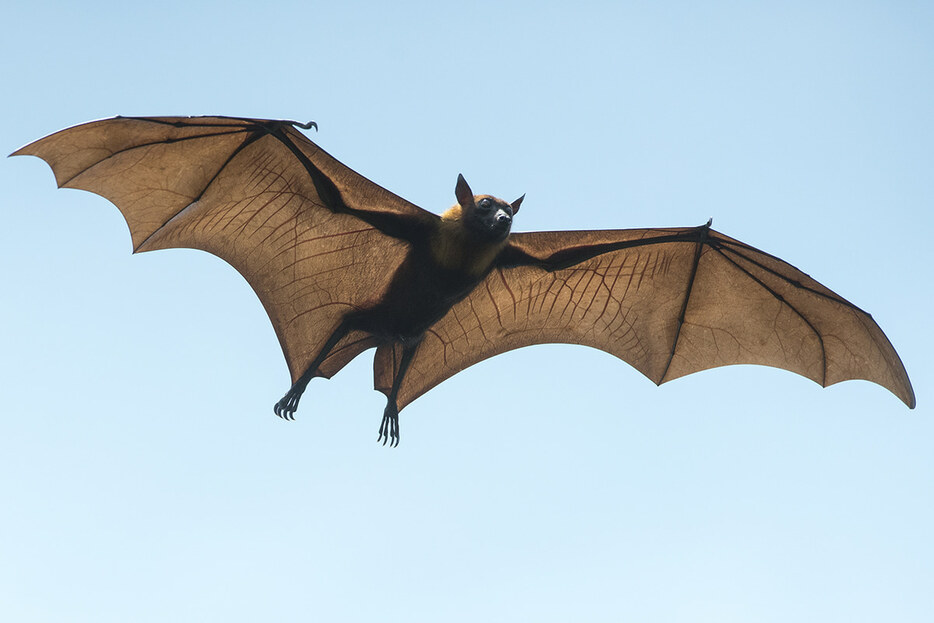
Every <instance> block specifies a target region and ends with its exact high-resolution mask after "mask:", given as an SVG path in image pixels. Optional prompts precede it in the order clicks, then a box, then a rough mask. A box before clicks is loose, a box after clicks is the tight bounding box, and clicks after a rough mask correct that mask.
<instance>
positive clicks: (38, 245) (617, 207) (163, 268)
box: [0, 2, 934, 623]
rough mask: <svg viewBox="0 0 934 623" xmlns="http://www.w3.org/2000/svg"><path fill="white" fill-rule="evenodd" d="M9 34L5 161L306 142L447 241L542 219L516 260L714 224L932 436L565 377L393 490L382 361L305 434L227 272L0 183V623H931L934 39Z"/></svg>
mask: <svg viewBox="0 0 934 623" xmlns="http://www.w3.org/2000/svg"><path fill="white" fill-rule="evenodd" d="M18 4H19V5H20V6H16V7H11V6H5V8H3V9H0V53H2V59H3V61H2V63H0V77H2V84H3V89H2V91H3V94H4V95H3V97H2V98H0V111H2V112H3V113H4V115H3V116H4V118H5V119H6V121H5V122H4V123H2V125H0V151H4V153H10V152H12V151H13V150H14V149H16V148H18V147H20V146H21V145H22V144H24V143H27V142H29V141H32V140H35V139H37V138H39V137H41V136H44V135H46V134H49V133H51V132H53V131H56V130H59V129H61V128H63V127H66V126H69V125H74V124H76V123H80V122H83V121H87V120H90V119H95V118H100V117H107V116H111V115H115V114H124V115H185V114H227V115H241V116H260V117H273V118H275V117H283V118H290V119H299V120H307V119H314V120H316V121H317V122H318V124H319V126H320V131H319V132H318V133H317V134H315V135H313V139H314V140H316V141H317V142H318V143H320V144H321V146H322V147H324V148H325V149H326V150H328V151H329V152H331V153H332V154H334V155H335V156H336V157H338V158H339V159H341V160H342V161H344V162H345V163H346V164H348V165H349V166H351V167H353V168H355V169H356V170H358V171H360V172H361V173H363V174H364V175H366V176H367V177H369V178H371V179H373V180H374V181H376V182H378V183H380V184H382V185H384V186H386V187H387V188H389V189H390V190H392V191H394V192H396V193H398V194H400V195H402V196H404V197H406V198H408V199H410V200H412V201H414V202H415V203H417V204H419V205H421V206H422V207H424V208H426V209H430V210H433V211H436V212H440V211H442V210H443V209H445V208H446V207H448V205H450V204H451V203H452V202H453V199H454V197H453V189H454V182H455V179H456V176H457V174H458V173H459V172H462V173H464V175H465V176H466V177H467V179H468V180H469V181H470V183H471V185H472V186H473V188H474V190H475V191H477V192H483V193H492V194H495V195H499V196H503V197H506V198H507V199H512V198H515V197H517V196H519V195H521V194H522V193H527V197H526V200H525V203H523V207H522V212H521V213H520V214H519V216H518V218H517V222H516V228H517V229H519V230H532V229H582V228H619V227H641V226H679V225H698V224H701V223H703V222H705V221H706V220H707V219H708V218H710V217H713V218H714V225H715V227H716V228H717V229H718V230H720V231H723V232H724V233H726V234H728V235H731V236H734V237H736V238H739V239H740V240H743V241H744V242H747V243H749V244H752V245H754V246H757V247H759V248H762V249H763V250H766V251H769V252H771V253H774V254H776V255H778V256H780V257H782V258H784V259H786V260H788V261H790V262H791V263H793V264H795V265H796V266H798V267H799V268H801V269H802V270H804V271H805V272H808V273H809V274H811V275H812V276H814V277H815V278H817V279H818V280H820V281H821V282H823V283H824V284H826V285H827V286H829V287H831V288H832V289H834V290H835V291H837V292H839V293H840V294H842V295H843V296H845V297H847V298H848V299H850V300H851V301H852V302H854V303H856V304H857V305H859V306H861V307H863V308H865V309H866V310H868V311H869V312H871V313H872V314H873V316H874V318H875V319H876V320H877V321H878V322H879V324H880V325H881V326H882V327H883V329H884V330H885V331H886V333H887V335H888V336H889V338H890V339H891V341H892V342H893V344H894V345H895V347H896V348H897V349H898V351H899V353H900V354H901V356H902V359H903V361H904V362H905V365H906V366H907V368H908V371H909V374H910V375H911V378H912V380H913V382H914V387H915V391H916V394H917V397H918V405H919V406H918V408H917V409H916V410H915V411H909V410H908V409H907V408H906V407H905V406H904V405H903V404H902V403H901V402H899V401H898V400H897V399H896V398H895V397H894V396H892V395H891V394H890V393H889V392H887V391H886V390H884V389H882V388H880V387H878V386H875V385H871V384H869V383H864V382H850V383H844V384H841V385H837V386H835V387H832V388H830V389H826V390H824V389H820V388H819V387H818V386H817V385H815V384H814V383H812V382H810V381H808V380H806V379H803V378H800V377H797V376H794V375H792V374H790V373H786V372H782V371H777V370H771V369H766V368H750V367H735V368H730V369H719V370H714V371H711V372H706V373H702V374H698V375H694V376H691V377H687V378H684V379H680V380H678V381H675V382H672V383H669V384H666V385H664V386H662V387H655V386H654V385H653V384H652V383H651V382H649V381H648V380H647V379H645V378H644V377H642V376H641V375H640V374H639V373H637V372H636V371H635V370H633V369H632V368H631V367H629V366H628V365H626V364H624V363H622V362H620V361H618V360H616V359H614V358H612V357H610V356H609V355H606V354H603V353H600V352H598V351H594V350H589V349H585V348H582V347H577V348H575V347H570V346H560V347H559V346H549V347H538V348H532V349H526V350H523V351H518V352H514V353H510V354H508V355H504V356H500V357H497V358H494V359H493V360H490V361H488V362H485V363H483V364H480V365H478V366H475V367H474V368H472V369H470V370H468V371H466V372H464V373H462V374H460V375H458V376H456V377H455V378H453V379H451V380H449V381H447V382H445V383H444V384H442V385H441V386H439V387H438V388H436V389H434V390H432V391H431V392H430V393H429V394H427V395H425V396H424V397H422V398H420V399H419V400H418V401H416V402H415V403H414V404H412V405H411V406H410V407H408V408H407V409H406V410H405V411H404V412H403V413H402V416H401V418H402V421H401V425H402V443H401V445H400V447H399V448H398V449H395V450H389V449H387V448H384V447H382V446H378V445H377V444H376V442H375V440H376V434H377V429H378V426H379V421H380V417H381V414H382V408H383V404H384V398H383V396H382V395H381V394H378V393H376V392H374V391H372V389H371V388H372V371H371V370H372V364H371V356H370V355H369V354H366V355H364V356H362V357H360V358H359V359H358V360H357V361H355V362H354V363H353V364H352V365H350V366H349V367H348V368H347V369H345V370H344V371H343V372H341V374H339V375H338V376H336V377H335V378H334V379H332V380H331V381H322V380H316V381H314V382H313V383H312V384H311V385H310V387H309V390H308V393H307V394H306V396H305V398H304V400H303V401H302V405H301V409H300V410H299V412H298V420H297V421H296V422H294V423H286V422H283V421H280V420H279V419H278V418H276V417H275V416H273V414H272V405H273V403H274V402H275V401H276V400H278V399H279V398H280V397H281V395H282V394H283V393H284V392H285V390H286V389H287V388H288V385H289V377H288V373H287V370H286V367H285V363H284V360H283V358H282V355H281V352H280V350H279V346H278V343H277V341H276V339H275V336H274V334H273V331H272V328H271V325H270V323H269V321H268V319H267V318H266V316H265V314H264V312H263V310H262V307H261V305H260V304H259V302H258V300H257V299H256V297H255V295H254V294H253V293H252V291H251V290H250V289H249V287H248V286H247V285H246V283H245V282H244V281H243V280H242V278H241V277H240V276H239V275H238V274H237V273H236V272H235V271H234V270H233V269H231V268H230V267H229V266H227V265H226V264H224V263H223V262H221V261H220V260H218V259H217V258H214V257H212V256H209V255H207V254H204V253H200V252H195V251H186V250H179V251H167V252H158V253H149V254H141V255H137V256H132V255H130V238H129V235H128V233H127V231H126V226H125V224H124V222H123V220H122V218H121V217H120V215H119V213H118V212H117V210H116V209H115V208H114V207H113V206H111V205H110V204H109V203H108V202H107V201H105V200H103V199H101V198H99V197H97V196H94V195H91V194H88V193H80V192H76V191H60V190H55V187H54V182H53V178H52V175H51V173H50V171H49V170H48V167H46V165H45V164H43V163H42V162H41V161H39V160H37V159H27V158H15V159H8V160H6V159H5V160H2V161H0V165H2V166H0V210H2V213H3V222H4V227H3V228H2V229H0V254H2V257H0V266H2V267H3V268H2V271H3V299H2V301H3V302H2V305H0V327H2V329H0V348H2V351H0V352H2V356H0V378H2V388H3V391H2V392H0V496H2V499H3V504H2V506H0V561H2V564H0V619H2V620H5V621H17V622H19V623H32V622H40V621H69V622H71V621H82V622H85V621H86V622H94V623H101V622H111V621H113V622H118V621H119V622H125V621H140V622H147V621H153V622H155V621H159V622H162V621H167V620H171V621H224V622H240V621H259V620H263V621H265V620H283V621H302V620H320V621H330V622H344V621H377V620H378V621H406V622H411V621H477V620H481V621H522V620H526V621H543V622H550V621H570V620H582V621H621V620H636V621H643V620H650V621H716V622H718V623H719V622H728V621H767V622H773V621H774V622H779V621H781V622H787V621H822V622H826V621H847V622H854V621H882V620H887V621H900V622H922V621H923V622H926V621H930V620H932V616H934V591H932V590H931V587H932V586H934V540H932V526H934V418H932V415H934V414H932V412H931V409H930V406H929V405H931V404H932V392H931V388H932V375H934V370H932V365H931V356H930V354H929V353H930V352H931V350H932V348H934V341H932V337H931V329H930V316H931V303H932V297H931V286H932V274H934V270H932V266H934V252H932V250H931V247H932V245H931V243H930V242H929V236H930V235H931V232H932V231H934V218H932V204H934V173H932V172H934V91H932V84H934V82H932V76H934V9H932V8H931V6H930V5H929V4H928V3H923V2H877V3H861V2H856V3H823V2H800V3H776V5H775V6H772V7H768V6H767V5H766V3H743V2H722V3H705V4H706V6H704V7H699V6H698V4H699V3H691V2H684V3H680V2H678V3H658V2H646V3H586V2H583V3H581V2H579V3H575V4H574V8H564V7H563V6H561V5H555V4H550V3H546V4H535V3H508V2H496V3H493V2H490V3H474V4H472V5H471V6H468V5H467V4H465V3H458V5H455V6H445V5H441V4H440V3H427V2H426V3H417V4H409V3H378V4H377V3H349V2H345V3H338V2H332V3H327V4H321V5H319V4H317V3H307V4H305V3H276V2H271V3H250V4H247V3H214V4H210V3H200V2H180V3H175V2H164V3H152V4H151V5H147V6H145V7H136V6H134V5H133V4H131V3H125V2H120V3H118V2H114V3H94V2H88V3H66V2H61V3H49V2H31V3H28V6H26V5H27V3H18ZM926 353H927V354H926Z"/></svg>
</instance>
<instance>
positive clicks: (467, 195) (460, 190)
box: [454, 173, 473, 208]
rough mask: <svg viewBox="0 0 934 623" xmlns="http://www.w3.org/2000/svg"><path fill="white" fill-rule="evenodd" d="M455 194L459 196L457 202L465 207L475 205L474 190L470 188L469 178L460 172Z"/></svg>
mask: <svg viewBox="0 0 934 623" xmlns="http://www.w3.org/2000/svg"><path fill="white" fill-rule="evenodd" d="M454 196H455V197H457V203H459V204H460V205H461V206H462V207H464V208H468V207H470V206H472V205H473V191H472V190H470V186H468V185H467V180H465V179H464V176H463V175H462V174H460V173H458V174H457V186H455V187H454Z"/></svg>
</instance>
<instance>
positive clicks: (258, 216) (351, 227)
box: [13, 117, 437, 381]
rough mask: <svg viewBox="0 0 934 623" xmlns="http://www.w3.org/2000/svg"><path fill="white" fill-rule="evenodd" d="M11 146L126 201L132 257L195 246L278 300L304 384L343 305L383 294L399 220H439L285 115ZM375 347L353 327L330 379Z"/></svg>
mask: <svg viewBox="0 0 934 623" xmlns="http://www.w3.org/2000/svg"><path fill="white" fill-rule="evenodd" d="M13 155H33V156H38V157H39V158H42V159H43V160H45V161H46V162H47V163H48V164H49V165H50V166H51V167H52V170H53V172H54V173H55V178H56V181H57V182H58V185H59V186H60V187H66V188H79V189H82V190H88V191H91V192H94V193H97V194H99V195H102V196H103V197H106V198H107V199H109V200H110V201H112V202H113V203H114V204H116V206H117V207H118V208H119V209H120V211H121V212H122V213H123V216H124V218H125V219H126V222H127V224H128V225H129V228H130V234H131V236H132V239H133V248H134V252H137V251H152V250H156V249H164V248H169V247H190V248H194V249H201V250H204V251H207V252H209V253H213V254H214V255H217V256H218V257H220V258H221V259H223V260H225V261H227V262H228V263H230V264H231V265H232V266H233V267H234V268H235V269H237V271H239V272H240V274H242V275H243V276H244V277H245V278H246V280H247V281H248V282H249V284H250V285H251V286H252V287H253V289H254V290H255V291H256V293H257V295H258V296H259V298H260V300H261V301H262V303H263V306H264V307H265V308H266V311H267V313H268V314H269V317H270V318H271V320H272V323H273V326H274V328H275V331H276V334H277V336H278V337H279V342H280V344H281V345H282V350H283V352H284V353H285V357H286V361H287V362H288V366H289V370H290V372H291V374H292V379H293V381H294V380H295V379H296V378H298V376H300V375H301V374H302V372H303V371H304V370H305V368H306V367H307V366H308V365H309V364H310V362H311V361H312V359H313V358H314V356H315V355H316V354H317V352H318V351H319V350H320V348H321V346H322V345H323V343H324V342H325V340H326V339H327V338H328V336H329V335H331V333H332V332H333V331H334V329H335V327H336V326H337V325H338V324H339V322H340V317H341V315H342V314H344V313H346V312H347V311H348V309H353V308H356V307H359V306H366V305H368V304H370V303H372V302H373V301H374V300H378V299H379V298H380V297H381V296H382V294H383V292H384V291H385V290H386V288H387V286H388V284H389V280H390V278H391V277H392V274H393V272H394V270H395V268H396V267H397V266H398V264H399V263H400V262H401V261H402V259H403V256H404V254H405V251H406V249H407V246H408V242H407V241H406V240H404V239H403V238H400V237H397V236H396V235H395V234H396V233H398V231H396V230H398V229H399V227H398V224H399V223H411V224H418V223H425V222H427V221H430V220H431V219H433V218H437V217H435V216H434V215H432V214H430V213H429V212H426V211H424V210H422V209H421V208H418V207H416V206H415V205H413V204H411V203H409V202H407V201H405V200H403V199H401V198H399V197H397V196H396V195H394V194H392V193H390V192H389V191H387V190H385V189H383V188H381V187H380V186H378V185H376V184H374V183H372V182H370V181H369V180H367V179H366V178H364V177H362V176H361V175H359V174H357V173H355V172H354V171H352V170H351V169H349V168H348V167H346V166H344V165H343V164H341V163H340V162H338V161H337V160H335V159H334V158H333V157H331V156H330V155H328V154H327V153H325V152H324V151H323V150H321V149H320V148H319V147H318V146H317V145H315V144H314V143H313V142H311V141H310V140H308V138H306V137H305V136H304V135H303V134H302V133H301V132H299V131H298V130H296V129H295V128H294V127H293V122H287V121H265V120H256V119H238V118H226V117H174V118H122V117H117V118H114V119H106V120H102V121H95V122H91V123H87V124H84V125H80V126H76V127H73V128H69V129H66V130H62V131H61V132H58V133H56V134H52V135H50V136H48V137H46V138H43V139H41V140H39V141H36V142H35V143H32V144H30V145H27V146H26V147H23V148H22V149H20V150H19V151H17V152H16V153H14V154H13ZM394 227H395V230H394V229H393V228H394ZM387 233H389V234H393V235H386V234H387ZM374 259H375V260H376V261H374ZM370 345H372V344H370V342H369V338H368V336H366V335H362V334H351V335H349V336H347V338H345V339H344V340H343V341H342V342H341V343H340V344H338V347H337V348H335V350H334V351H332V355H331V357H329V359H328V360H326V361H325V362H324V363H323V364H322V366H321V367H320V369H319V370H318V373H319V375H321V376H331V375H332V374H333V373H335V372H336V371H337V370H339V369H340V368H341V367H342V366H343V365H344V364H345V363H347V362H348V361H349V360H350V359H352V358H353V356H355V355H356V354H357V353H359V352H360V351H362V350H364V349H365V348H367V347H368V346H370Z"/></svg>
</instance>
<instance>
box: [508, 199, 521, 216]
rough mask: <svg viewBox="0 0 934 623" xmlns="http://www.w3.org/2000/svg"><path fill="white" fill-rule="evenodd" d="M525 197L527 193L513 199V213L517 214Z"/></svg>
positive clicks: (511, 204)
mask: <svg viewBox="0 0 934 623" xmlns="http://www.w3.org/2000/svg"><path fill="white" fill-rule="evenodd" d="M523 199H525V195H522V196H521V197H519V198H518V199H516V200H515V201H513V202H512V203H510V204H509V205H510V206H512V213H513V214H515V213H516V212H518V211H519V206H520V205H522V200H523Z"/></svg>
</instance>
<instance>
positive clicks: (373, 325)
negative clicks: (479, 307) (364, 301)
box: [365, 249, 491, 339]
mask: <svg viewBox="0 0 934 623" xmlns="http://www.w3.org/2000/svg"><path fill="white" fill-rule="evenodd" d="M436 260H437V258H436V256H435V255H434V253H432V252H430V251H429V252H425V250H419V249H413V250H412V252H411V253H410V254H409V256H408V257H407V258H406V259H405V261H403V263H402V265H401V266H400V267H399V269H398V270H397V271H396V273H395V275H394V276H393V279H392V281H391V283H390V285H389V288H388V290H387V291H386V294H385V296H384V297H383V299H382V300H381V302H380V303H379V304H377V305H376V307H374V308H373V309H372V310H370V311H369V312H367V313H366V314H365V315H366V316H367V319H366V322H365V324H367V325H369V326H368V327H367V329H368V330H369V331H371V332H372V333H375V334H377V335H382V336H384V337H386V338H390V339H407V338H416V337H419V336H421V335H422V334H423V333H424V332H425V331H426V330H427V329H428V328H429V327H430V326H431V325H433V324H434V323H436V322H437V321H438V320H440V319H441V318H442V317H443V316H444V315H445V314H447V313H448V311H450V309H451V307H452V306H453V305H454V304H455V303H457V302H458V301H460V300H461V299H463V298H464V297H465V296H467V295H468V294H470V292H471V291H472V290H473V289H474V288H475V287H476V286H477V284H478V283H479V282H480V281H481V280H482V279H483V278H484V277H485V276H486V272H487V271H488V270H489V265H490V263H491V262H488V263H487V265H486V266H485V267H484V270H483V272H476V271H474V270H464V269H462V268H461V267H460V266H459V265H458V264H456V263H453V264H452V263H441V262H438V261H436Z"/></svg>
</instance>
